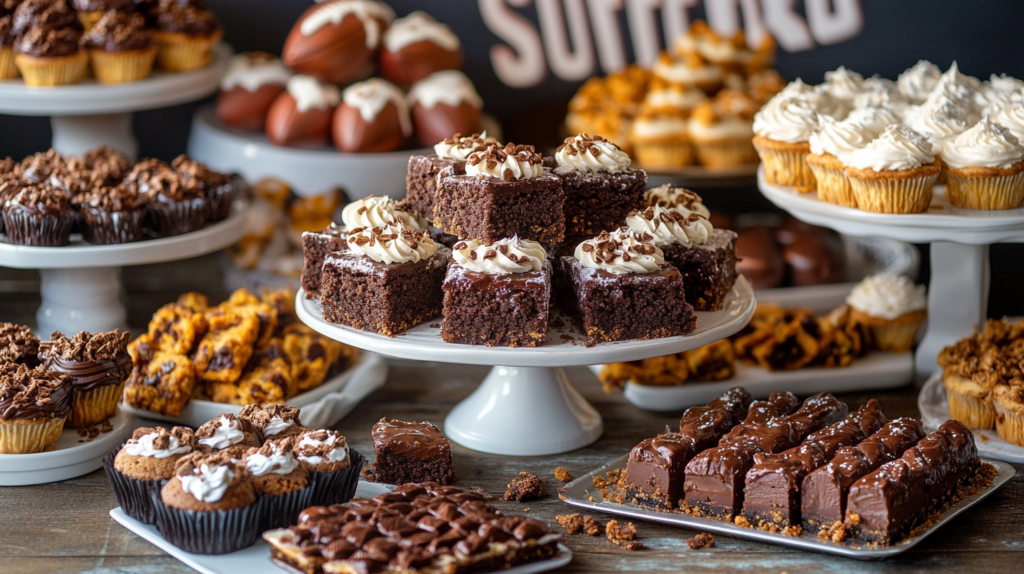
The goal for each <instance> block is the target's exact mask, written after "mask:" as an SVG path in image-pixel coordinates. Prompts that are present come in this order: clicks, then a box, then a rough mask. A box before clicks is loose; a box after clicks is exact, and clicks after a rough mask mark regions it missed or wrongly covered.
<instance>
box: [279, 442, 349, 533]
mask: <svg viewBox="0 0 1024 574" xmlns="http://www.w3.org/2000/svg"><path fill="white" fill-rule="evenodd" d="M288 440H291V441H292V442H293V443H294V445H295V457H296V458H297V459H298V461H299V464H301V465H302V466H303V467H304V468H305V469H306V470H307V471H308V472H309V479H310V482H311V484H312V489H313V494H312V499H311V500H312V504H321V505H323V506H330V505H332V504H341V503H343V502H348V501H349V499H351V498H352V496H354V495H355V492H356V485H357V483H358V481H359V473H360V472H362V470H363V455H361V454H359V452H357V451H356V450H355V449H352V448H349V446H348V441H347V440H346V439H345V437H344V436H342V435H341V434H339V433H337V432H335V431H332V430H327V429H319V430H309V431H306V432H304V433H302V434H300V435H298V436H295V437H292V438H291V439H288ZM292 518H294V517H292Z"/></svg>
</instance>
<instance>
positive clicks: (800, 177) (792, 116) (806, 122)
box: [753, 90, 819, 193]
mask: <svg viewBox="0 0 1024 574" xmlns="http://www.w3.org/2000/svg"><path fill="white" fill-rule="evenodd" d="M784 93H785V90H783V92H782V93H780V94H779V95H778V96H775V97H774V98H772V99H771V100H770V101H769V102H768V103H767V104H765V106H764V107H763V108H761V110H760V111H758V112H757V113H756V114H754V125H753V129H754V139H753V143H754V148H755V149H756V150H757V153H758V155H759V156H761V162H762V163H763V167H764V176H765V179H766V180H767V181H768V183H770V184H773V185H788V186H792V187H795V188H796V189H797V190H798V191H800V192H803V193H810V192H812V191H814V189H815V187H816V182H815V179H814V172H812V171H811V168H810V166H809V165H808V164H807V156H808V155H809V154H810V153H811V144H810V143H809V142H810V139H811V136H812V135H814V133H815V132H816V131H818V125H819V119H818V112H816V111H815V110H814V109H813V108H812V106H811V105H810V103H809V101H808V100H807V99H805V98H804V97H803V96H801V95H789V96H785V95H783V94H784Z"/></svg>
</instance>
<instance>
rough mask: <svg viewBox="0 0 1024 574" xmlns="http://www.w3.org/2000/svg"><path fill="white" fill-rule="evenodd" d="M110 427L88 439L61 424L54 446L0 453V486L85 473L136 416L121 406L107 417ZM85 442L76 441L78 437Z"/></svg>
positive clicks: (118, 444) (116, 442)
mask: <svg viewBox="0 0 1024 574" xmlns="http://www.w3.org/2000/svg"><path fill="white" fill-rule="evenodd" d="M110 424H111V426H113V427H114V430H112V431H110V432H107V433H102V434H100V435H99V436H97V437H96V438H94V439H92V440H89V439H88V438H87V437H82V436H79V435H78V429H76V428H70V427H64V432H62V433H61V435H60V438H59V439H57V446H56V447H55V448H54V449H53V450H51V451H47V452H38V453H35V454H0V486H24V485H28V484H46V483H48V482H57V481H60V480H67V479H69V478H75V477H76V476H82V475H83V474H89V473H90V472H92V471H94V470H96V469H98V468H100V467H102V466H103V457H105V456H107V454H108V453H109V452H110V451H112V450H116V449H118V448H120V447H121V443H123V442H124V441H126V440H127V439H128V437H130V436H131V434H132V431H133V430H135V428H136V427H138V426H139V420H138V419H136V418H135V417H133V416H131V414H129V413H127V412H125V411H124V410H118V412H117V414H116V415H114V416H113V417H112V418H111V419H110ZM83 440H84V441H87V442H79V441H83Z"/></svg>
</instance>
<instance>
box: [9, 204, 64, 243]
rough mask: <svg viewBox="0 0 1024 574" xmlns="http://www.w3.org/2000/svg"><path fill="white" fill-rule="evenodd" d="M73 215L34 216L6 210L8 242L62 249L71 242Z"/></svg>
mask: <svg viewBox="0 0 1024 574" xmlns="http://www.w3.org/2000/svg"><path fill="white" fill-rule="evenodd" d="M74 223H75V217H74V216H73V215H72V214H70V213H69V214H68V215H64V216H60V215H44V216H33V215H30V214H28V213H25V212H23V211H12V210H4V232H5V233H6V234H7V241H8V242H10V243H15V244H17V245H33V246H42V247H60V246H62V245H67V244H68V243H70V242H71V228H72V226H73V225H74Z"/></svg>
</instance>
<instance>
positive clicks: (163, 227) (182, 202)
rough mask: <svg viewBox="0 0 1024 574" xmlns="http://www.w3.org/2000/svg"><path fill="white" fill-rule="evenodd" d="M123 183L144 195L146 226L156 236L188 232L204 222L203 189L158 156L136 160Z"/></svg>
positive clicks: (200, 226) (204, 204) (201, 226)
mask: <svg viewBox="0 0 1024 574" xmlns="http://www.w3.org/2000/svg"><path fill="white" fill-rule="evenodd" d="M125 185H127V186H128V187H131V188H133V189H135V190H136V191H137V192H138V193H139V195H145V196H146V197H147V199H148V203H147V204H146V210H147V214H148V219H147V221H148V225H149V227H150V228H151V229H152V231H153V233H154V234H155V235H156V236H158V237H170V236H172V235H181V234H183V233H191V232H193V231H198V230H199V229H202V228H203V226H204V225H206V197H205V196H204V194H203V191H202V190H201V189H199V188H198V187H197V186H196V185H195V182H192V181H190V182H185V181H184V180H183V179H182V177H181V175H179V174H178V173H177V172H175V171H174V170H173V169H171V168H170V166H168V165H167V164H166V163H164V162H162V161H160V160H158V159H147V160H143V161H141V162H139V163H137V164H136V165H135V168H134V169H132V171H131V173H129V174H128V177H126V178H125Z"/></svg>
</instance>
